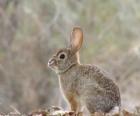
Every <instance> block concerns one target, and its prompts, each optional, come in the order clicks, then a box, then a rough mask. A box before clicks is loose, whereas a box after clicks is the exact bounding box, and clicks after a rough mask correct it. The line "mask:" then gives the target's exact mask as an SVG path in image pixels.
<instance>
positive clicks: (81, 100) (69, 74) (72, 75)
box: [48, 27, 121, 115]
mask: <svg viewBox="0 0 140 116" xmlns="http://www.w3.org/2000/svg"><path fill="white" fill-rule="evenodd" d="M82 43H83V31H82V29H81V28H80V27H74V28H73V30H72V32H71V36H70V44H69V46H67V47H66V48H62V49H60V50H58V52H56V53H55V54H54V55H53V56H52V58H50V59H49V61H48V67H50V68H51V69H52V70H54V71H55V72H56V74H57V75H58V77H59V83H60V89H61V91H62V93H63V95H64V97H65V99H66V100H67V101H68V103H69V105H70V108H71V110H72V111H75V112H80V111H81V109H82V107H83V106H84V107H86V108H87V110H88V111H89V113H90V114H91V115H94V113H95V112H103V113H105V114H106V113H108V112H110V111H111V110H112V109H113V108H114V107H119V108H120V106H121V98H120V92H119V88H118V86H117V85H116V84H115V83H114V82H113V81H112V80H111V79H110V75H109V74H108V73H107V72H105V71H104V70H103V69H101V68H99V67H98V66H96V65H91V64H81V63H80V60H79V50H80V48H81V46H82Z"/></svg>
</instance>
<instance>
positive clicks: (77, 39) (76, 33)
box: [70, 27, 83, 53]
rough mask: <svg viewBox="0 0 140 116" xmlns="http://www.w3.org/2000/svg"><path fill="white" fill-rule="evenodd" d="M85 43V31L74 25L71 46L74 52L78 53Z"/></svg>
mask: <svg viewBox="0 0 140 116" xmlns="http://www.w3.org/2000/svg"><path fill="white" fill-rule="evenodd" d="M82 43H83V31H82V29H81V28H80V27H74V28H73V30H72V33H71V38H70V48H71V50H72V52H73V53H76V52H77V51H78V50H79V49H80V48H81V46H82Z"/></svg>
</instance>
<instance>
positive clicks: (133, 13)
mask: <svg viewBox="0 0 140 116" xmlns="http://www.w3.org/2000/svg"><path fill="white" fill-rule="evenodd" d="M139 12H140V1H139V0H77V1H76V0H60V1H58V0H0V105H1V104H2V106H5V107H6V106H7V105H10V106H13V107H15V108H16V109H18V110H19V111H20V112H29V111H31V110H33V109H36V108H41V107H48V106H50V105H55V106H56V105H59V106H62V107H65V108H66V104H65V102H64V100H63V98H62V96H61V93H60V91H59V85H58V79H57V76H56V75H55V74H54V72H52V71H51V70H50V69H48V67H47V66H46V65H47V61H48V59H49V57H50V56H51V55H52V54H53V53H54V51H55V50H57V48H61V47H65V46H66V45H68V42H69V38H70V31H71V29H72V27H73V26H77V25H78V26H81V27H82V28H83V30H84V33H85V35H84V37H85V39H84V45H83V47H82V49H81V51H80V52H81V62H82V63H94V64H97V65H99V66H101V67H103V68H104V69H105V70H107V71H108V72H110V73H112V75H113V77H114V78H113V79H114V80H115V81H116V83H117V84H118V85H119V87H120V89H121V95H122V103H123V106H124V107H125V106H127V107H129V106H130V107H134V106H136V105H139V104H140V100H139V98H140V91H139V89H140V77H139V75H140V35H139V34H140V13H139ZM58 96H59V97H58ZM52 97H53V99H52ZM1 109H2V108H0V110H1ZM0 112H2V111H0Z"/></svg>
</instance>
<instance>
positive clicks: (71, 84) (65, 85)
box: [60, 77, 78, 95]
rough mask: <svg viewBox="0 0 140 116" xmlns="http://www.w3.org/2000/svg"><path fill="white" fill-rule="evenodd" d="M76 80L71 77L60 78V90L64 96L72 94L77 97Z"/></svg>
mask: <svg viewBox="0 0 140 116" xmlns="http://www.w3.org/2000/svg"><path fill="white" fill-rule="evenodd" d="M77 83H78V80H77V79H76V78H73V77H68V78H63V77H62V78H60V88H61V89H62V91H63V93H64V94H65V95H66V94H74V95H77V94H78V91H77V89H76V88H77V85H78V84H77Z"/></svg>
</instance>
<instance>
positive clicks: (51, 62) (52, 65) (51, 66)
mask: <svg viewBox="0 0 140 116" xmlns="http://www.w3.org/2000/svg"><path fill="white" fill-rule="evenodd" d="M55 66H56V60H55V59H50V60H49V61H48V67H50V68H53V67H55Z"/></svg>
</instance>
